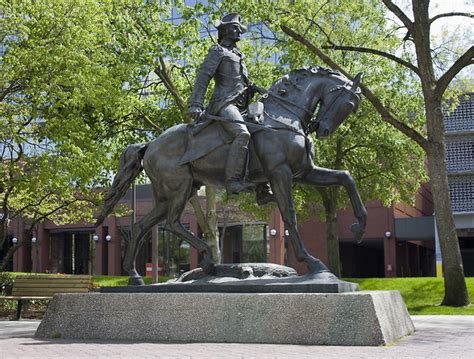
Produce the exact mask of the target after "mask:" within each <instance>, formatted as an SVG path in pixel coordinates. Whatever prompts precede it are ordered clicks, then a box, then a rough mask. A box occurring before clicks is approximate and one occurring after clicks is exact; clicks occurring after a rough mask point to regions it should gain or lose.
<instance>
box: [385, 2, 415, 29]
mask: <svg viewBox="0 0 474 359" xmlns="http://www.w3.org/2000/svg"><path fill="white" fill-rule="evenodd" d="M382 2H383V3H384V4H385V6H386V7H387V8H388V9H389V10H390V11H391V12H392V13H394V14H395V16H397V17H398V18H399V19H400V21H401V22H402V23H403V25H405V27H406V28H407V29H408V31H410V32H413V31H412V30H413V22H412V21H411V20H410V19H409V18H408V16H406V14H405V13H404V12H403V11H402V9H400V8H399V7H398V6H397V5H395V4H394V3H393V2H392V1H391V0H382Z"/></svg>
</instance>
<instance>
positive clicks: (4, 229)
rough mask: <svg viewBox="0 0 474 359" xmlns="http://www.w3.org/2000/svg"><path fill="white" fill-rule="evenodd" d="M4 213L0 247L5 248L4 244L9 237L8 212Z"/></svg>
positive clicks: (0, 225)
mask: <svg viewBox="0 0 474 359" xmlns="http://www.w3.org/2000/svg"><path fill="white" fill-rule="evenodd" d="M2 215H3V216H2V218H0V248H3V244H4V243H5V241H6V240H7V238H8V216H7V214H6V213H4V214H2Z"/></svg>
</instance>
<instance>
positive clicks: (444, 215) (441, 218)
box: [426, 102, 469, 307]
mask: <svg viewBox="0 0 474 359" xmlns="http://www.w3.org/2000/svg"><path fill="white" fill-rule="evenodd" d="M426 108H427V114H426V116H427V123H428V138H429V140H430V141H429V145H428V148H427V151H426V154H427V159H428V170H429V174H430V186H431V193H432V195H433V204H434V210H435V215H436V225H437V229H438V236H439V244H440V249H441V256H442V259H443V272H444V289H445V290H444V298H443V302H442V305H449V306H455V307H459V306H465V305H468V304H469V294H468V292H467V286H466V282H465V279H464V269H463V265H462V257H461V251H460V249H459V242H458V237H457V234H456V226H455V224H454V218H453V213H452V209H451V200H450V197H449V191H448V176H447V170H446V162H445V141H444V125H443V120H442V114H441V110H440V108H441V103H435V102H433V103H429V104H427V106H426Z"/></svg>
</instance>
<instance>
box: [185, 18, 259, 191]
mask: <svg viewBox="0 0 474 359" xmlns="http://www.w3.org/2000/svg"><path fill="white" fill-rule="evenodd" d="M241 20H242V18H241V16H240V15H239V14H237V13H231V14H228V15H225V16H224V17H223V18H222V20H221V21H217V22H216V28H217V30H218V44H217V45H213V46H211V48H210V49H209V52H208V54H207V56H206V58H205V59H204V62H203V63H202V64H201V67H200V68H199V71H198V74H197V76H196V81H195V84H194V89H193V92H192V94H191V97H190V100H189V109H188V114H189V116H190V117H191V118H192V119H194V120H199V118H200V117H201V115H202V113H203V111H204V97H205V94H206V90H207V88H208V86H209V82H210V81H211V79H212V78H213V79H214V82H215V87H214V92H213V94H212V98H211V100H210V102H209V105H208V107H207V108H206V113H208V114H210V115H215V116H219V117H222V118H224V119H226V121H221V122H220V123H221V125H222V126H223V128H224V129H225V130H226V132H227V133H228V134H229V135H231V136H232V139H233V141H232V144H231V147H230V150H229V155H228V157H227V162H226V168H225V175H226V190H227V193H228V194H229V195H231V194H237V193H239V192H247V191H252V190H254V189H255V185H254V184H252V183H246V182H244V178H243V177H244V171H245V167H246V161H247V154H248V143H249V140H250V133H249V131H248V130H247V126H246V125H245V124H244V123H243V122H244V119H243V117H242V115H241V112H243V111H245V110H246V109H247V106H248V104H249V101H250V99H251V98H252V96H253V95H254V94H255V93H256V92H259V93H263V92H265V90H263V89H261V88H259V87H257V86H255V85H253V84H252V82H251V81H250V80H249V78H248V73H247V68H246V66H245V62H244V57H245V56H244V54H242V52H240V50H239V48H238V47H237V42H238V41H240V35H242V34H243V33H245V32H246V30H247V29H246V27H245V26H243V25H242V21H241Z"/></svg>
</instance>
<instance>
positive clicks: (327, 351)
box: [0, 316, 474, 359]
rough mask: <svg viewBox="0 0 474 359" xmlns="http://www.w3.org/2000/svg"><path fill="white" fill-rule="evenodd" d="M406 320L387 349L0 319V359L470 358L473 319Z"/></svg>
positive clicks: (473, 354)
mask: <svg viewBox="0 0 474 359" xmlns="http://www.w3.org/2000/svg"><path fill="white" fill-rule="evenodd" d="M412 319H413V322H414V323H415V327H416V333H415V334H413V335H411V336H409V337H406V338H403V339H402V340H400V341H399V342H398V343H396V344H393V345H390V346H387V347H334V346H333V347H329V346H302V345H273V344H216V343H203V344H201V343H199V344H196V343H192V344H160V343H136V342H135V343H127V342H112V341H101V340H94V341H90V340H88V341H80V340H64V339H51V340H38V339H34V338H33V335H34V332H35V330H36V328H37V327H38V325H39V321H33V320H22V321H19V322H11V321H0V358H2V359H3V358H86V357H87V358H92V357H94V358H118V357H122V358H135V357H136V358H138V357H139V358H232V359H235V358H259V359H263V358H347V357H350V358H469V359H472V358H474V316H413V317H412Z"/></svg>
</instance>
